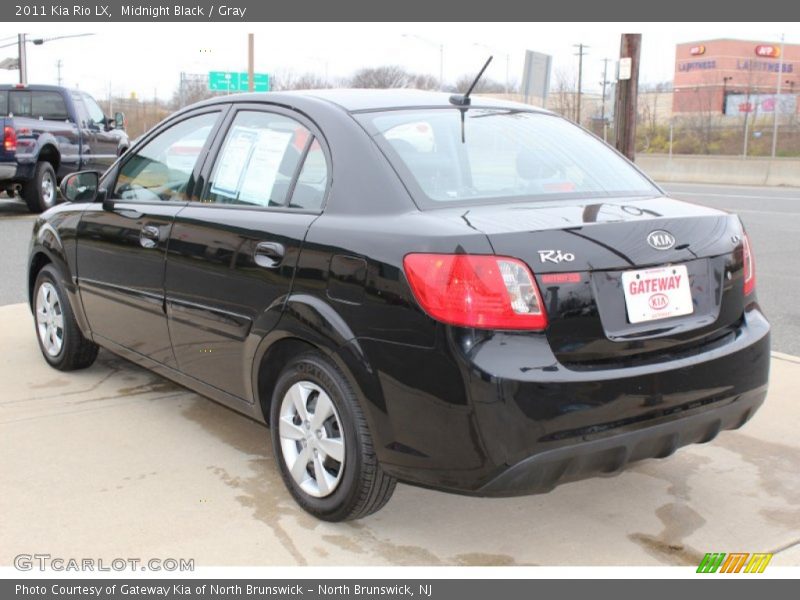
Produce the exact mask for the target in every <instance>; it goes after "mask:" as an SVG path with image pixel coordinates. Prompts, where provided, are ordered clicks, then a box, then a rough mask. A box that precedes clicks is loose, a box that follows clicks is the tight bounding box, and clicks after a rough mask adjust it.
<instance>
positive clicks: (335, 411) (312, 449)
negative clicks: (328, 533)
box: [270, 352, 395, 521]
mask: <svg viewBox="0 0 800 600" xmlns="http://www.w3.org/2000/svg"><path fill="white" fill-rule="evenodd" d="M270 424H271V427H272V447H273V451H274V453H275V457H276V461H277V463H278V465H279V468H280V472H281V476H282V478H283V481H284V483H285V484H286V487H287V488H288V489H289V491H290V492H291V494H292V496H293V497H294V499H295V500H296V501H297V503H298V504H299V505H300V506H301V507H302V508H303V509H304V510H306V511H307V512H309V513H311V514H312V515H314V516H315V517H317V518H319V519H323V520H325V521H345V520H351V519H358V518H361V517H365V516H367V515H369V514H371V513H373V512H375V511H377V510H379V509H380V508H381V507H383V505H384V504H386V502H388V501H389V498H390V497H391V495H392V493H393V492H394V487H395V479H394V478H393V477H391V476H389V475H387V474H386V473H384V472H383V470H382V469H381V466H380V464H379V463H378V460H377V457H376V456H375V451H374V448H373V445H372V438H371V436H370V433H369V430H368V428H367V423H366V420H365V418H364V415H363V413H362V411H361V407H360V406H359V404H358V400H357V399H356V396H355V394H354V392H353V387H352V386H351V384H350V382H349V381H348V379H347V377H346V376H345V375H344V374H343V373H342V372H341V371H340V370H339V369H338V368H337V367H336V365H334V364H333V363H332V362H330V361H329V360H328V359H327V358H325V357H324V356H323V355H322V354H320V353H318V352H308V353H304V354H302V355H300V356H298V357H296V358H295V359H294V360H292V361H291V362H290V363H289V364H288V365H287V366H286V368H285V369H284V370H283V372H282V373H281V375H280V377H279V379H278V382H277V384H276V386H275V391H274V393H273V398H272V407H271V418H270Z"/></svg>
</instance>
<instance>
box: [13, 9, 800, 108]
mask: <svg viewBox="0 0 800 600" xmlns="http://www.w3.org/2000/svg"><path fill="white" fill-rule="evenodd" d="M19 30H20V31H27V32H29V33H30V35H31V36H33V37H50V36H57V35H66V34H73V33H88V32H93V33H95V35H93V36H91V37H85V38H76V39H64V40H56V41H52V42H48V43H46V44H44V45H42V46H34V45H31V44H29V45H28V80H29V82H31V83H56V72H57V71H56V61H57V60H59V59H61V61H62V77H63V81H64V84H65V85H68V86H79V87H80V88H81V89H85V90H87V91H89V92H90V93H92V94H94V95H96V96H98V97H100V98H103V97H105V96H106V95H107V94H108V90H109V88H110V89H111V90H113V93H114V94H115V95H126V96H127V95H129V94H130V93H131V92H136V93H137V95H139V97H152V96H153V94H154V93H155V94H157V95H158V96H159V97H161V98H168V97H170V96H171V94H172V92H173V91H174V89H175V88H176V86H177V84H178V81H179V74H180V72H181V71H184V72H187V73H207V72H208V71H209V70H234V71H235V70H246V68H247V33H249V32H253V33H254V34H255V40H256V51H255V64H256V71H258V72H266V73H280V72H281V71H292V72H295V73H302V72H306V71H315V72H317V73H319V74H321V75H324V73H325V70H326V69H327V71H328V74H329V76H330V77H331V78H337V77H343V76H346V75H349V74H350V73H352V72H353V71H354V70H356V69H358V68H360V67H365V66H378V65H382V64H399V65H402V66H403V67H406V68H407V69H409V70H410V71H414V72H422V73H429V74H431V75H434V76H435V77H438V75H439V44H443V45H444V76H445V80H446V81H448V82H450V83H452V82H454V81H455V80H456V79H457V78H458V77H459V76H461V75H463V74H464V73H475V72H477V70H478V69H479V68H480V66H481V64H482V62H483V60H485V57H486V55H487V54H488V53H489V52H490V51H491V52H493V53H494V55H495V61H494V62H493V63H492V65H491V66H490V67H489V72H488V75H489V76H490V77H492V78H493V79H496V80H498V81H500V82H504V81H505V77H506V55H508V56H509V57H510V60H509V63H510V73H511V79H512V80H517V81H518V80H520V79H521V71H522V65H523V60H524V51H525V50H526V49H531V50H536V51H538V52H544V53H547V54H551V55H553V59H554V69H555V70H558V69H561V70H573V71H577V62H578V61H577V57H576V56H574V53H575V52H576V49H575V48H574V47H573V44H578V43H584V44H586V45H588V46H589V48H588V50H587V52H588V54H587V56H586V57H585V58H584V86H583V87H584V90H585V91H594V90H597V89H599V83H600V81H601V80H602V70H603V63H602V59H603V58H611V59H616V58H617V57H618V55H619V40H620V34H621V33H622V32H635V33H642V34H643V45H642V67H641V72H640V79H641V81H643V82H645V83H656V82H660V81H667V80H671V79H672V74H673V70H674V60H675V44H676V43H680V42H688V41H697V40H707V39H714V38H722V37H732V38H738V39H746V40H759V41H760V40H764V41H778V40H779V39H780V36H781V34H782V33H785V36H786V37H785V39H786V42H787V43H800V26H798V24H796V23H794V24H792V23H750V24H747V23H730V24H727V23H695V24H691V23H688V24H687V23H674V24H671V23H657V24H647V23H643V24H631V23H628V24H624V23H622V24H621V23H586V24H582V23H484V24H480V23H447V24H434V23H365V24H362V23H246V24H241V25H238V24H205V23H200V24H175V23H131V24H121V23H112V24H108V25H102V26H101V27H98V26H97V25H96V24H87V25H80V24H60V25H58V26H54V25H52V24H41V23H38V24H37V23H32V24H30V25H27V26H26V25H20V26H19ZM15 33H16V32H15V31H9V30H8V29H6V30H5V31H4V32H3V33H0V39H3V38H6V37H8V36H12V34H15ZM404 34H406V35H405V36H404ZM414 36H419V37H414ZM419 38H424V39H425V40H427V41H423V40H422V39H419ZM10 41H13V38H11V39H8V40H5V41H0V45H2V44H4V43H8V42H10ZM476 44H482V45H476ZM487 47H489V48H490V49H491V50H487ZM15 55H16V46H12V47H9V48H2V49H0V60H2V59H3V58H5V57H8V56H15ZM612 69H613V63H612V66H610V73H609V78H611V76H612V75H613V70H612ZM16 78H17V72H16V71H5V70H0V83H14V82H16V80H17V79H16Z"/></svg>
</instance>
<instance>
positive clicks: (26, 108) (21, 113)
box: [8, 91, 31, 117]
mask: <svg viewBox="0 0 800 600" xmlns="http://www.w3.org/2000/svg"><path fill="white" fill-rule="evenodd" d="M8 114H10V115H13V116H15V117H30V116H31V93H30V92H18V91H12V92H9V94H8Z"/></svg>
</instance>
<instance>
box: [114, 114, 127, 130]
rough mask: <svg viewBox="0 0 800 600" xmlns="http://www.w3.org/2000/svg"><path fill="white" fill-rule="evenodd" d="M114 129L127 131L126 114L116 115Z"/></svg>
mask: <svg viewBox="0 0 800 600" xmlns="http://www.w3.org/2000/svg"><path fill="white" fill-rule="evenodd" d="M114 127H116V128H117V129H125V113H121V112H115V113H114Z"/></svg>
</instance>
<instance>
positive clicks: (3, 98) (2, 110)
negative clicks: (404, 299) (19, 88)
mask: <svg viewBox="0 0 800 600" xmlns="http://www.w3.org/2000/svg"><path fill="white" fill-rule="evenodd" d="M7 114H8V92H0V115H3V116H5V115H7Z"/></svg>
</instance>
